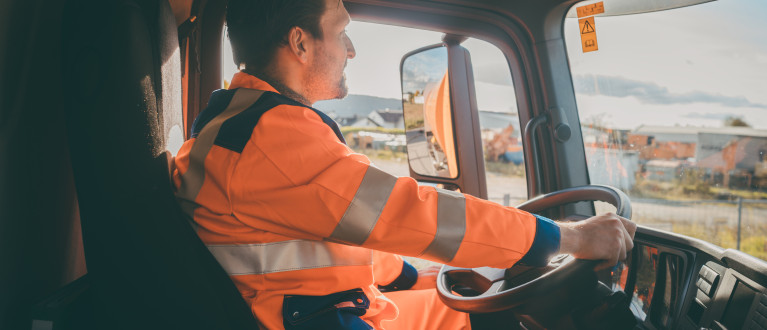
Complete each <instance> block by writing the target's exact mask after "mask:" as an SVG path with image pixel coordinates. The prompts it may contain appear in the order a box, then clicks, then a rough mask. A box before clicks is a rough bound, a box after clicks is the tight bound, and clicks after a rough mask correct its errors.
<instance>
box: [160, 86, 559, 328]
mask: <svg viewBox="0 0 767 330" xmlns="http://www.w3.org/2000/svg"><path fill="white" fill-rule="evenodd" d="M230 88H231V89H230V90H224V91H217V92H215V93H214V94H213V96H212V97H211V100H210V103H209V104H208V107H207V108H206V109H205V110H204V111H203V112H202V113H201V114H200V115H199V116H198V118H197V119H196V120H195V124H194V125H193V129H192V130H193V134H192V138H191V139H189V140H188V141H187V142H186V143H185V144H184V145H183V147H182V148H181V150H180V151H179V154H178V156H177V157H176V160H175V162H176V171H175V172H174V176H173V179H174V183H175V185H176V187H177V188H178V192H177V196H178V199H179V201H180V203H181V205H182V208H183V209H184V210H185V211H186V212H187V213H188V214H189V215H190V217H191V218H192V219H193V220H194V223H195V225H196V228H197V233H198V235H199V236H200V238H201V239H202V240H203V242H205V243H206V244H207V245H208V247H209V249H210V251H211V252H212V253H213V255H214V256H215V257H216V258H217V260H218V261H219V262H220V263H221V265H222V266H223V268H224V269H225V270H226V271H227V272H228V273H229V274H230V275H231V276H232V279H233V281H234V282H235V284H236V285H237V287H238V288H239V290H240V291H241V293H242V294H243V297H244V298H245V300H246V301H247V302H248V303H249V304H250V306H251V308H252V310H253V312H254V313H255V315H256V317H257V318H258V319H259V322H260V323H262V325H263V326H265V327H266V328H269V329H272V328H281V327H282V306H283V302H282V300H283V297H284V296H285V295H310V296H323V295H330V294H333V293H339V292H343V291H348V290H354V289H361V290H362V291H363V292H364V294H365V295H366V296H367V298H368V299H369V300H370V306H369V307H368V309H367V312H366V313H365V314H364V315H363V316H362V318H363V319H364V320H366V321H367V322H368V323H370V324H372V325H373V326H376V327H377V325H378V323H379V322H380V320H382V319H387V318H392V317H395V316H396V307H394V306H393V304H392V303H391V302H389V301H388V300H387V299H386V298H385V297H383V296H382V295H381V293H380V292H379V291H378V290H377V289H376V288H375V286H374V284H375V283H376V279H375V278H374V271H373V267H374V265H373V261H372V259H373V258H372V255H371V250H379V251H385V252H388V253H396V254H400V255H409V256H416V257H421V258H424V259H429V260H433V261H437V262H441V263H448V264H451V265H454V266H461V267H479V266H491V267H498V268H506V267H510V266H512V265H513V264H514V263H516V262H517V261H519V260H520V259H523V258H524V261H525V262H526V263H528V264H535V263H542V262H545V261H546V260H547V257H548V256H549V255H550V254H552V253H554V252H556V251H557V250H558V245H559V230H558V227H557V226H556V225H554V224H553V223H551V222H550V221H548V220H546V219H543V218H540V217H536V216H534V215H531V214H529V213H527V212H524V211H520V210H517V209H514V208H509V207H502V206H500V205H498V204H495V203H491V202H488V201H485V200H481V199H478V198H474V197H472V196H469V195H463V194H460V193H457V192H452V191H447V190H442V189H436V188H433V187H428V186H419V185H418V184H417V183H416V182H415V180H413V179H412V178H408V177H403V178H397V177H395V176H392V175H389V174H387V173H385V172H383V171H381V170H379V169H378V168H376V167H374V166H372V165H371V164H370V161H369V160H368V159H367V158H366V157H365V156H363V155H360V154H356V153H354V152H353V151H352V150H351V149H349V148H348V147H347V146H346V145H345V143H344V142H343V137H342V136H340V132H339V131H338V129H337V126H336V125H335V123H334V122H332V120H330V118H328V117H327V116H325V115H324V114H322V113H321V112H320V111H318V110H315V109H312V108H310V107H307V106H304V105H301V104H299V103H297V102H295V101H292V100H290V99H289V98H287V97H284V96H281V95H279V94H278V93H277V92H276V90H274V89H273V88H272V87H271V86H269V85H268V84H267V83H265V82H263V81H261V80H259V79H258V78H255V77H253V76H250V75H247V74H245V73H238V74H236V75H235V77H234V79H233V81H232V84H231V86H230ZM389 260H394V264H395V265H398V266H399V267H400V268H399V269H400V270H401V269H402V268H401V267H402V266H401V265H402V264H399V263H398V261H396V260H397V259H396V258H393V259H389ZM393 268H394V269H396V268H397V267H396V266H394V267H393ZM376 273H378V272H376ZM393 277H395V278H396V276H393ZM381 282H383V280H382V281H381ZM378 284H384V283H378Z"/></svg>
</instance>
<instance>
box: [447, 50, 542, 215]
mask: <svg viewBox="0 0 767 330" xmlns="http://www.w3.org/2000/svg"><path fill="white" fill-rule="evenodd" d="M462 46H463V47H465V48H466V49H467V50H468V51H469V53H470V54H471V63H472V67H473V70H474V86H475V90H476V96H477V107H478V108H479V125H480V130H481V131H482V149H483V151H484V157H485V173H486V175H487V196H488V199H490V200H491V201H494V202H496V203H500V204H503V205H507V206H515V205H518V204H520V203H522V202H523V201H525V200H527V180H526V178H525V163H524V158H523V156H522V155H523V152H522V137H521V134H520V127H519V115H518V111H517V99H516V95H515V94H514V86H513V84H512V80H511V71H510V70H509V64H508V62H507V61H506V57H505V56H504V55H503V53H502V52H501V50H500V49H498V48H497V47H495V46H494V45H492V44H490V43H488V42H486V41H483V40H478V39H473V38H471V39H468V40H467V41H465V42H464V43H463V44H462Z"/></svg>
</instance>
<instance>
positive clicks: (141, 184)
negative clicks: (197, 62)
mask: <svg viewBox="0 0 767 330" xmlns="http://www.w3.org/2000/svg"><path fill="white" fill-rule="evenodd" d="M67 6H68V8H67V9H65V14H64V22H63V26H64V31H63V34H64V43H65V44H64V59H63V60H64V68H65V70H66V72H65V73H64V77H66V78H65V79H66V80H65V81H64V82H63V84H64V88H65V93H64V95H67V96H68V98H67V99H66V100H64V104H65V106H64V108H65V111H66V117H67V131H68V138H69V146H70V151H71V161H72V167H73V171H74V179H75V184H76V188H77V199H78V204H79V208H80V215H81V222H82V232H83V243H84V248H85V256H86V262H87V267H88V275H87V276H88V278H89V281H90V288H89V291H90V292H91V295H89V296H92V297H93V308H94V309H95V313H94V314H96V315H102V316H104V319H106V320H107V321H108V322H109V324H99V325H98V328H103V329H107V328H108V329H258V325H257V323H256V320H255V319H254V317H253V314H252V313H251V311H250V308H249V307H248V306H247V305H246V304H245V302H244V300H243V299H242V297H241V296H240V293H239V292H238V290H237V288H236V287H235V286H234V284H233V283H232V281H231V280H230V279H229V277H228V276H227V274H226V273H225V272H224V271H223V269H222V268H221V267H220V266H219V265H218V263H217V262H216V260H215V259H214V258H213V256H212V255H211V254H210V253H209V252H208V250H207V248H206V247H205V246H204V245H203V244H202V242H201V241H200V240H199V238H198V237H197V235H196V234H195V232H194V230H193V229H192V228H191V226H190V225H189V223H188V221H187V219H186V218H185V216H184V215H183V213H182V212H181V210H180V209H179V207H178V206H177V204H176V201H175V198H174V194H173V190H172V186H171V184H170V177H169V173H168V164H169V162H168V161H169V160H168V156H167V155H166V152H165V150H166V145H167V144H168V142H169V140H172V139H173V137H171V132H175V133H176V136H177V139H181V141H183V138H182V135H183V133H182V132H183V124H182V115H181V87H180V84H181V74H180V70H181V65H180V58H179V41H178V37H177V30H176V29H177V27H176V21H175V18H174V15H173V12H172V11H171V8H170V5H169V4H168V2H167V0H117V1H103V0H85V1H69V2H68V4H67ZM179 143H180V141H179ZM177 147H178V146H176V148H177Z"/></svg>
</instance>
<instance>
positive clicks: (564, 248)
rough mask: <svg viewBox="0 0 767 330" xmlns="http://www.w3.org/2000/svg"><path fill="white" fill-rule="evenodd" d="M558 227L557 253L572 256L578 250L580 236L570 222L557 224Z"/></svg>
mask: <svg viewBox="0 0 767 330" xmlns="http://www.w3.org/2000/svg"><path fill="white" fill-rule="evenodd" d="M557 225H559V235H560V239H559V253H567V254H572V253H573V252H576V251H577V250H578V247H579V246H580V245H581V243H580V235H578V234H579V233H578V231H577V230H576V229H575V228H574V226H573V224H572V223H570V222H557Z"/></svg>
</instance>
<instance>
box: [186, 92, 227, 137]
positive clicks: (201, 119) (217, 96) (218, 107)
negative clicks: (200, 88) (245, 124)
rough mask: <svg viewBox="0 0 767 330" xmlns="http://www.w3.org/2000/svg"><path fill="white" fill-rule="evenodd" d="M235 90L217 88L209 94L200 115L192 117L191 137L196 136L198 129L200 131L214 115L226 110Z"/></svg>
mask: <svg viewBox="0 0 767 330" xmlns="http://www.w3.org/2000/svg"><path fill="white" fill-rule="evenodd" d="M236 91H237V90H226V89H219V90H217V91H215V92H213V94H211V95H210V100H209V101H208V106H207V107H205V109H204V110H202V112H200V115H199V116H197V118H195V119H194V123H193V124H192V137H193V138H196V137H197V135H198V134H200V131H202V128H203V127H205V125H207V124H208V123H209V122H210V121H211V120H213V118H216V116H218V115H220V114H221V113H222V112H224V110H226V107H228V106H229V102H231V101H232V97H234V93H235V92H236Z"/></svg>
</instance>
